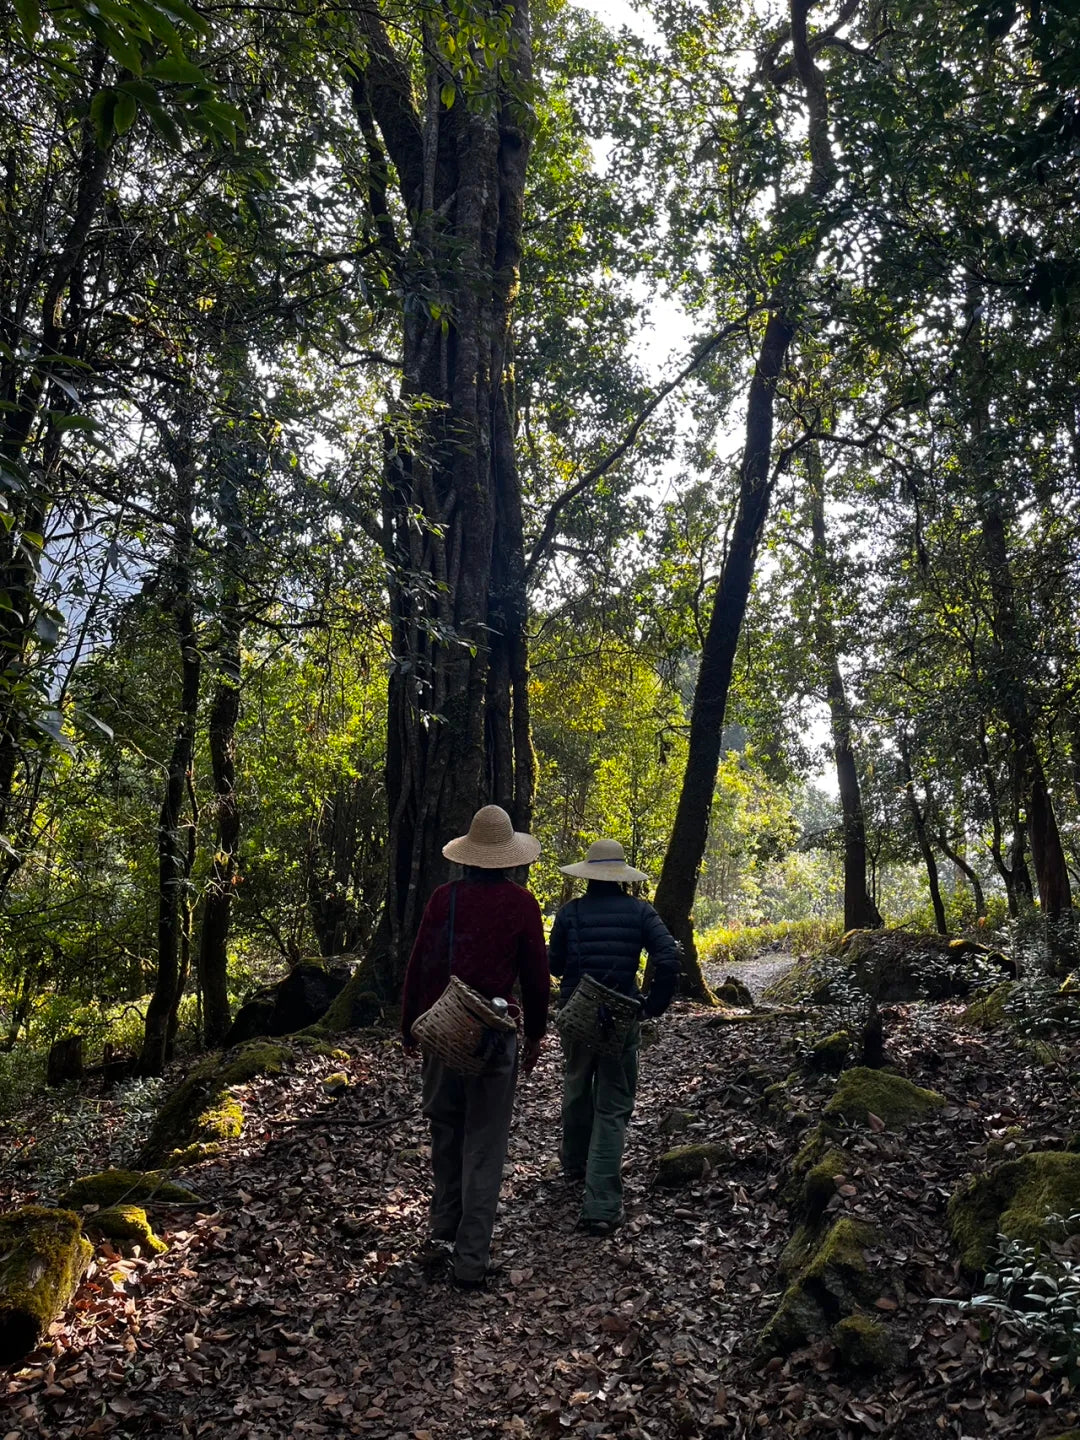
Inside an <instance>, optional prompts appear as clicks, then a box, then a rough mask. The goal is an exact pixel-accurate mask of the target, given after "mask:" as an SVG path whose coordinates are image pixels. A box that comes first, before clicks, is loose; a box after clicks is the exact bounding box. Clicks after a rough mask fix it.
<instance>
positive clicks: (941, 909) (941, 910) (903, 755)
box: [900, 738, 949, 935]
mask: <svg viewBox="0 0 1080 1440" xmlns="http://www.w3.org/2000/svg"><path fill="white" fill-rule="evenodd" d="M900 777H901V779H902V781H903V785H904V799H905V801H906V802H907V808H908V814H909V815H910V816H911V824H912V828H913V829H914V831H915V838H916V840H917V841H918V845H919V853H920V854H921V855H922V858H923V864H924V865H925V866H926V879H927V883H928V884H929V886H930V902H931V904H932V905H933V907H934V923H935V925H936V926H937V928H938V933H939V934H940V935H947V934H948V933H949V927H948V925H947V924H946V921H945V904H944V902H943V901H942V898H941V884H940V881H939V880H938V868H937V860H936V859H935V858H934V850H933V846H932V845H931V844H930V835H929V832H928V830H927V827H926V816H925V815H924V814H923V811H922V806H921V805H920V804H919V797H918V796H917V795H916V794H915V777H914V775H913V774H912V772H911V754H910V751H909V749H908V744H907V741H906V740H904V739H903V738H901V740H900Z"/></svg>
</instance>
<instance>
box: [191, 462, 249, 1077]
mask: <svg viewBox="0 0 1080 1440" xmlns="http://www.w3.org/2000/svg"><path fill="white" fill-rule="evenodd" d="M240 463H242V458H241V457H240V456H230V457H227V458H226V459H224V460H223V462H222V474H221V483H220V486H219V491H218V505H219V512H220V517H221V521H222V524H223V525H224V527H225V554H224V557H223V563H224V575H223V582H222V596H221V615H220V620H219V630H218V652H217V667H216V668H217V676H216V679H215V682H214V697H213V700H212V701H211V705H210V766H211V770H212V771H213V778H214V801H215V806H216V810H217V843H216V846H215V849H214V863H213V868H212V870H211V874H210V884H209V886H208V888H207V892H206V901H205V904H204V907H203V916H202V929H201V931H200V934H199V985H200V987H201V990H202V1004H203V1039H204V1040H205V1042H206V1045H207V1048H208V1049H213V1048H214V1047H215V1046H218V1045H220V1044H221V1042H222V1040H223V1039H224V1038H225V1033H226V1031H227V1030H228V1028H229V1025H230V1023H231V1019H232V1017H231V1015H230V1013H229V983H228V968H229V967H228V958H229V957H228V942H229V918H230V912H231V909H232V897H233V887H234V883H235V880H236V861H237V854H238V852H239V849H240V806H239V803H238V800H237V795H236V724H237V721H238V720H239V718H240V640H241V633H242V628H243V614H242V603H243V595H244V574H243V564H244V552H245V550H246V549H247V543H246V539H245V536H246V531H245V529H244V525H243V516H242V514H241V513H240V501H239V489H238V484H237V476H236V474H235V473H233V469H232V467H233V466H234V465H236V464H240Z"/></svg>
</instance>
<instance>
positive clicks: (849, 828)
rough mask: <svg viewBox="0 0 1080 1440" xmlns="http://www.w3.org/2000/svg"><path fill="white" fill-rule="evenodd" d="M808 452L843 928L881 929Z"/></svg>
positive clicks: (818, 470) (815, 476) (820, 506)
mask: <svg viewBox="0 0 1080 1440" xmlns="http://www.w3.org/2000/svg"><path fill="white" fill-rule="evenodd" d="M805 455H806V478H807V486H808V489H809V492H810V527H811V531H812V536H813V557H814V588H815V591H816V593H817V627H816V629H817V651H818V659H819V661H820V663H821V665H822V667H823V668H824V671H825V698H826V700H827V701H828V705H829V723H830V727H831V730H832V742H833V758H834V760H835V763H836V783H837V787H838V789H839V792H840V812H841V815H842V817H843V826H844V929H845V930H876V929H878V928H879V927H880V926H881V925H883V924H884V921H883V920H882V918H881V914H880V912H879V910H878V908H877V906H876V905H875V904H874V902H873V900H872V899H871V897H870V892H869V890H868V889H867V887H866V822H865V820H864V818H863V807H862V795H861V793H860V790H859V771H858V767H857V765H856V764H855V750H854V747H853V745H852V738H851V730H852V726H851V707H850V706H849V704H848V698H847V690H846V688H845V685H844V677H843V674H842V673H841V670H840V658H839V655H838V652H837V643H836V626H835V623H834V618H833V617H834V603H833V577H832V573H831V570H832V567H831V565H830V562H829V553H828V545H827V543H826V537H825V485H824V478H825V475H824V466H823V465H822V463H821V451H820V449H819V447H818V445H817V442H816V441H812V442H811V443H810V444H809V445H808V446H807V447H806V451H805Z"/></svg>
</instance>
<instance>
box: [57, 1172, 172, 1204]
mask: <svg viewBox="0 0 1080 1440" xmlns="http://www.w3.org/2000/svg"><path fill="white" fill-rule="evenodd" d="M148 1200H161V1201H169V1202H171V1203H172V1204H176V1205H197V1204H199V1203H200V1201H199V1197H198V1196H197V1195H195V1194H194V1193H193V1192H192V1191H191V1190H188V1189H187V1188H186V1186H184V1185H177V1184H176V1182H175V1181H173V1180H169V1179H167V1178H166V1176H165V1174H164V1172H163V1171H161V1170H101V1171H99V1172H98V1174H96V1175H84V1176H83V1177H82V1178H81V1179H79V1180H76V1181H75V1183H74V1185H72V1186H71V1187H70V1188H69V1189H68V1190H67V1192H66V1194H64V1195H62V1196H61V1197H60V1203H61V1204H62V1205H67V1206H70V1207H72V1208H74V1207H77V1206H81V1205H101V1206H105V1207H110V1206H114V1205H120V1204H122V1203H124V1202H128V1203H130V1204H132V1205H135V1204H138V1203H144V1204H145V1203H146V1201H148Z"/></svg>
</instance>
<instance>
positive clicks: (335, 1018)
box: [303, 965, 384, 1039]
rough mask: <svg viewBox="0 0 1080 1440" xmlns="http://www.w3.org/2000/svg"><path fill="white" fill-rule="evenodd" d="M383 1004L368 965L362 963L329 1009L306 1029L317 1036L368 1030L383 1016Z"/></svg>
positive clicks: (308, 1033) (308, 1032)
mask: <svg viewBox="0 0 1080 1440" xmlns="http://www.w3.org/2000/svg"><path fill="white" fill-rule="evenodd" d="M383 1018H384V1016H383V1004H382V1001H381V1000H380V999H379V997H378V995H376V993H375V991H374V990H373V989H372V979H371V976H370V974H369V973H368V970H367V966H365V965H361V966H360V968H359V969H358V970H357V971H356V973H355V974H354V975H353V977H352V979H351V980H350V981H349V982H348V984H347V985H346V986H345V988H344V990H342V992H341V994H340V995H338V996H337V997H336V999H334V1000H333V1001H332V1002H331V1004H330V1008H329V1010H327V1012H326V1014H325V1015H324V1016H323V1017H322V1019H321V1020H318V1021H317V1022H316V1023H315V1024H314V1025H309V1026H308V1028H307V1029H306V1030H305V1031H304V1032H303V1033H304V1034H305V1035H309V1036H312V1037H313V1038H315V1039H319V1038H320V1037H321V1038H325V1037H326V1036H331V1035H340V1034H342V1033H343V1032H344V1031H346V1030H366V1029H368V1028H370V1027H371V1026H373V1025H378V1024H379V1023H380V1022H381V1021H382V1020H383Z"/></svg>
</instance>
